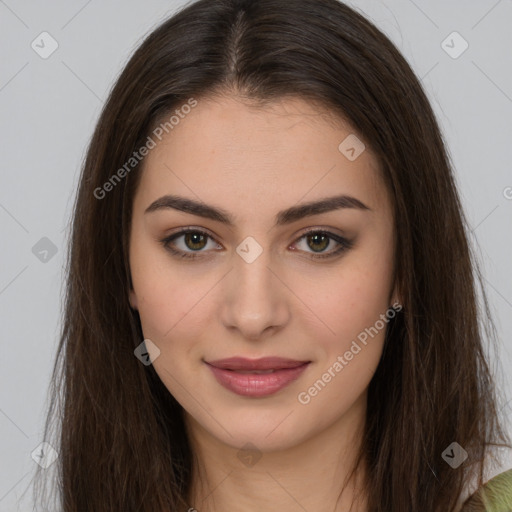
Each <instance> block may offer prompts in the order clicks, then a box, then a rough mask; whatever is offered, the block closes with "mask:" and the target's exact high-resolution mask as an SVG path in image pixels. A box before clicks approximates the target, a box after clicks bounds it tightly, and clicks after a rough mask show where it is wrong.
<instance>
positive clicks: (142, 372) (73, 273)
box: [46, 0, 511, 512]
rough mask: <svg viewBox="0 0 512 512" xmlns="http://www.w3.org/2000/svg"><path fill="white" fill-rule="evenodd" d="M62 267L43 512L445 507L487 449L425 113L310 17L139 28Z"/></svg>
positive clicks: (478, 365)
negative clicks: (55, 493) (49, 505)
mask: <svg viewBox="0 0 512 512" xmlns="http://www.w3.org/2000/svg"><path fill="white" fill-rule="evenodd" d="M69 258H70V259H69V271H68V281H67V298H66V299H67V300H66V311H65V318H64V325H63V332H62V338H61V343H60V347H59V357H58V359H57V361H58V362H60V364H61V366H60V367H59V366H58V365H56V368H55V375H54V385H55V388H54V389H53V390H52V393H53V395H52V396H53V397H54V400H53V401H52V405H51V408H50V411H49V417H48V422H47V432H46V438H47V439H48V438H49V432H50V430H51V427H52V423H51V418H52V417H53V414H54V413H55V411H56V410H57V405H59V404H60V407H61V409H62V413H61V414H62V422H61V424H60V425H59V429H58V432H59V435H60V437H59V439H58V441H56V442H55V443H56V444H58V446H59V453H60V457H59V459H58V463H57V464H56V468H57V469H58V471H59V482H60V488H61V496H60V497H59V504H60V507H61V508H62V510H63V511H65V512H71V511H85V510H95V511H102V510H105V511H106V510H109V511H110V510H116V511H117V510H123V511H131V510H148V511H157V510H158V511H162V512H167V511H182V510H183V511H185V510H191V511H192V510H198V511H200V512H207V511H219V510H226V509H227V508H228V507H230V508H234V509H236V510H247V511H252V510H290V511H291V510H322V511H324V510H325V511H341V510H343V511H345V510H351V511H357V512H363V511H364V512H370V511H371V512H377V511H378V512H381V511H382V512H384V511H386V512H389V511H393V512H402V511H403V512H410V511H422V512H426V511H432V512H438V511H439V512H441V511H442V512H446V511H458V510H463V508H462V505H463V502H464V501H465V500H466V498H468V496H469V495H470V494H471V493H473V492H474V491H476V489H477V488H480V489H481V490H480V493H483V488H482V485H483V484H484V483H485V480H486V468H487V467H488V465H489V464H490V460H491V459H490V457H491V455H492V453H491V448H492V447H493V446H494V445H506V446H508V444H507V443H508V442H509V439H508V437H507V435H506V434H505V432H504V431H503V430H502V427H501V424H500V420H499V416H498V414H497V405H496V397H495V392H494V387H493V379H492V375H491V374H490V371H489V367H488V362H487V360H486V354H485V351H484V347H483V333H482V332H481V331H480V329H479V320H480V319H483V320H484V321H487V322H488V324H487V325H491V324H490V319H489V315H488V311H487V308H484V309H483V311H480V310H479V308H478V307H477V302H476V290H475V284H474V283H475V278H478V277H479V274H478V271H477V268H476V266H475V265H474V264H473V260H472V258H471V253H470V250H469V247H468V240H467V227H466V223H465V220H464V216H463V213H462V211H461V205H460V201H459V197H458V195H457V191H456V188H455V185H454V180H453V175H452V170H451V168H450V164H449V159H448V157H447V154H446V151H445V148H444V143H443V140H442V137H441V134H440V130H439V127H438V125H437V122H436V119H435V117H434V114H433V112H432V110H431V107H430V105H429V103H428V100H427V98H426V96H425V94H424V92H423V90H422V88H421V86H420V84H419V82H418V80H417V78H416V77H415V76H414V74H413V72H412V70H411V69H410V67H409V65H408V64H407V63H406V61H405V60H404V58H403V57H402V56H401V55H400V53H399V52H398V51H397V49H396V48H395V47H394V46H393V44H392V43H391V42H390V41H389V40H388V39H387V38H386V37H385V36H384V35H383V34H382V33H381V32H380V31H379V30H377V29H376V28H375V27H374V26H373V25H372V24H370V23H369V22H368V21H367V20H366V19H364V18H363V17H362V16H361V15H359V14H358V13H356V12H355V11H353V10H352V9H350V8H349V7H347V6H346V5H344V4H342V3H340V2H338V1H336V0H320V1H319V0H286V1H284V0H259V1H256V2H255V1H247V0H246V1H243V0H208V1H206V0H199V1H197V2H195V3H192V4H190V5H188V6H187V7H186V8H184V9H183V10H181V11H180V12H179V13H177V14H176V15H174V16H173V17H172V18H170V19H169V20H167V21H166V22H164V23H163V24H162V25H161V26H160V27H158V28H157V29H156V30H155V31H154V32H153V33H151V34H150V35H149V36H148V37H147V38H146V40H145V41H144V42H143V43H142V45H141V46H140V48H139V49H138V50H137V51H136V52H135V54H134V56H133V57H132V58H131V60H130V61H129V63H128V64H127V66H126V67H125V69H124V70H123V72H122V74H121V76H120V77H119V79H118V81H117V83H116V85H115V86H114V88H113V90H112V92H111V94H110V97H109V99H108V101H107V103H106V105H105V107H104V110H103V112H102V115H101V117H100V119H99V121H98V124H97V127H96V130H95V133H94V136H93V139H92V141H91V144H90V147H89V150H88V153H87V158H86V161H85V163H84V167H83V172H82V177H81V181H80V186H79V191H78V195H77V200H76V205H75V213H74V223H73V234H72V240H71V245H70V254H69ZM489 332H490V333H492V330H489ZM488 334H489V333H488ZM59 377H61V379H59ZM58 386H59V387H58ZM59 390H62V392H63V397H62V400H57V398H60V397H58V391H59ZM507 475H508V476H507ZM509 477H510V473H504V474H503V475H502V476H501V478H509ZM507 486H508V484H507V485H505V487H507ZM507 492H508V491H507ZM489 496H490V494H489ZM499 496H500V499H502V500H503V503H505V505H504V506H509V505H507V504H506V503H507V501H506V500H510V499H511V498H510V494H507V493H506V492H504V491H501V492H500V493H499ZM475 499H476V498H475ZM509 504H510V501H509ZM466 506H467V507H469V506H470V503H467V504H466ZM492 506H494V505H492ZM482 507H484V508H482ZM485 507H487V508H485ZM489 507H491V504H489V503H488V504H487V505H481V508H479V509H478V510H487V509H489V510H490V508H489ZM504 510H505V509H504Z"/></svg>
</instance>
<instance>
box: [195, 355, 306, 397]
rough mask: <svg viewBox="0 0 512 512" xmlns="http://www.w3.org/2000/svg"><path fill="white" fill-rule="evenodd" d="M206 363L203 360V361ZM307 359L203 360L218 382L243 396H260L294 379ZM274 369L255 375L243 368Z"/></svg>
mask: <svg viewBox="0 0 512 512" xmlns="http://www.w3.org/2000/svg"><path fill="white" fill-rule="evenodd" d="M205 362H206V361H205ZM309 363H310V361H295V360H292V359H283V358H280V357H264V358H262V359H245V358H242V357H232V358H229V359H220V360H217V361H211V362H206V364H207V365H208V368H210V370H211V371H212V373H213V375H214V376H215V378H216V379H217V382H219V384H222V385H223V386H224V387H225V388H226V389H229V390H230V391H232V392H233V393H236V394H238V395H242V396H251V397H263V396H268V395H271V394H273V393H276V392H277V391H279V390H281V389H283V388H284V387H285V386H287V385H288V384H290V383H291V382H293V381H294V380H296V379H297V378H298V377H299V376H300V375H301V373H302V372H303V371H304V370H305V369H306V368H307V366H308V364H309ZM256 370H274V371H273V372H272V373H264V374H255V373H252V374H251V373H241V372H243V371H256Z"/></svg>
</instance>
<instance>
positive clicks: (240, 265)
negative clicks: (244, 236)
mask: <svg viewBox="0 0 512 512" xmlns="http://www.w3.org/2000/svg"><path fill="white" fill-rule="evenodd" d="M248 243H249V245H244V242H242V243H241V244H240V246H239V247H238V249H237V253H238V254H237V255H235V256H234V261H233V265H234V268H233V270H232V271H231V272H230V276H229V285H228V292H227V294H226V297H225V300H224V301H223V304H224V307H223V311H222V321H223V322H224V324H225V326H226V327H230V328H237V329H238V330H239V331H240V332H241V333H242V335H243V336H244V337H245V338H251V339H255V338H258V337H259V336H260V335H261V333H263V331H265V330H266V329H268V327H271V326H272V327H279V326H282V325H283V324H284V323H285V322H286V320H287V318H288V315H287V311H288V308H287V305H286V303H285V301H286V294H285V290H283V285H282V284H281V283H280V281H279V280H278V279H277V278H276V277H275V275H274V273H275V270H274V269H272V270H271V268H272V261H271V254H270V251H269V250H262V251H261V252H260V253H259V254H258V255H257V257H256V258H255V259H252V257H246V254H250V251H253V254H252V256H254V249H255V248H254V246H251V245H250V243H251V242H250V241H249V242H248ZM243 249H249V250H248V251H247V252H246V253H244V252H240V251H241V250H243ZM240 254H241V255H240Z"/></svg>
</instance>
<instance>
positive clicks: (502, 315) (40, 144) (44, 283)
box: [0, 0, 512, 511]
mask: <svg viewBox="0 0 512 512" xmlns="http://www.w3.org/2000/svg"><path fill="white" fill-rule="evenodd" d="M182 4H183V2H182V1H162V0H159V1H157V0H152V1H147V2H142V1H139V2H135V1H124V2H113V1H103V2H100V1H98V0H90V1H88V2H87V1H81V2H77V1H66V2H64V1H63V0H62V1H48V2H37V3H36V2H29V1H22V0H18V1H17V0H5V1H2V0H0V42H1V47H2V58H1V67H0V111H1V115H0V133H1V140H2V155H1V156H2V160H1V164H0V173H1V174H0V176H1V181H0V183H1V187H0V236H1V240H2V251H1V258H2V259H1V261H2V264H1V267H0V312H1V322H2V334H1V342H2V354H3V357H2V358H1V359H0V368H1V369H0V433H1V436H0V453H1V455H0V461H1V467H0V511H14V510H31V509H32V505H31V501H30V494H28V495H27V496H25V497H24V499H23V500H20V496H21V495H22V493H23V492H24V491H25V489H26V487H27V486H28V484H29V480H30V478H31V475H32V473H33V471H34V469H35V467H36V466H35V462H34V461H33V460H32V458H31V452H32V451H33V450H34V449H35V448H36V447H37V446H38V445H39V444H40V443H41V441H43V439H42V426H43V419H44V411H45V407H46V398H47V395H46V393H47V386H48V382H49V376H50V370H51V368H52V365H53V360H54V355H55V349H56V346H57V342H58V333H59V329H60V315H61V293H62V290H63V288H62V285H63V283H62V278H63V273H62V266H63V264H64V256H65V247H66V243H67V231H66V227H67V223H68V221H69V217H70V213H71V206H72V203H73V198H74V194H75V188H76V186H77V179H78V173H79V168H80V164H81V161H82V158H83V155H84V152H85V149H86V145H87V142H88V140H89V138H90V136H91V134H92V131H93V127H94V124H95V122H96V120H97V117H98V115H99V113H100V108H101V106H102V103H103V101H104V99H105V98H106V96H107V92H108V90H109V89H110V87H111V85H112V83H113V81H114V80H115V78H116V76H117V75H118V73H119V72H120V70H121V69H122V67H123V65H124V64H125V63H126V61H127V59H128V58H129V56H130V55H131V53H132V52H133V50H134V49H135V48H136V47H137V45H138V44H139V43H140V42H141V40H142V38H143V36H144V35H146V34H147V33H148V32H149V31H151V29H152V28H154V27H155V26H156V25H157V24H158V23H159V22H160V21H161V20H162V19H163V18H164V17H166V16H167V15H169V14H171V13H172V12H174V10H175V9H176V8H177V7H178V6H180V5H182ZM351 5H352V6H354V7H356V8H357V9H358V10H360V11H361V12H363V13H364V14H365V15H366V16H367V17H369V18H370V19H371V20H373V21H374V23H375V24H376V25H377V26H378V27H379V28H380V29H381V30H383V31H384V32H385V33H386V34H387V35H388V36H389V37H390V38H391V39H392V40H393V41H394V43H395V44H396V45H397V46H398V48H399V49H400V50H401V51H402V53H403V54H404V55H405V57H406V58H407V59H408V61H409V62H410V64H411V65H412V67H413V69H414V70H415V72H416V74H417V75H418V76H419V77H421V79H422V82H423V84H424V86H425V88H426V91H427V93H428V95H429V98H430V100H431V102H432V105H433V107H434V109H435V111H436V114H437V116H438V120H439V123H440V125H441V128H442V130H443V133H444V136H445V139H446V141H447V143H448V147H449V150H450V153H451V156H452V160H453V163H454V166H455V169H456V173H457V180H458V183H459V187H460V192H461V195H462V198H463V201H464V205H465V208H466V212H467V215H468V219H469V221H470V224H471V226H472V233H473V235H474V236H473V238H474V243H475V244H478V246H479V247H480V249H479V252H478V253H479V255H480V259H481V262H482V269H483V272H484V276H485V281H486V285H487V292H488V297H489V299H490V302H491V306H492V309H493V312H494V315H495V320H496V323H497V327H498V332H499V335H500V340H501V344H500V352H499V358H498V359H499V360H500V362H501V363H502V365H503V369H504V371H503V373H504V376H503V378H501V377H500V378H499V381H498V383H499V386H500V389H502V390H503V393H504V395H505V398H504V400H503V403H502V404H501V407H502V410H503V411H504V414H505V416H507V417H508V419H509V420H512V407H511V405H512V401H510V403H507V400H509V399H510V398H512V371H511V370H512V355H511V353H512V340H511V334H512V273H511V272H510V263H511V261H512V259H511V256H512V243H511V233H512V231H511V229H510V226H511V222H510V220H511V217H512V172H511V163H510V162H511V161H512V144H511V143H512V139H511V135H512V127H511V125H512V123H511V118H512V53H511V48H512V31H511V30H510V27H511V26H512V1H511V0H500V1H496V0H481V1H477V0H472V1H468V0H456V1H455V0H454V1H451V2H446V1H441V0H436V1H429V2H427V1H422V0H415V1H412V0H392V1H386V2H375V1H369V0H368V1H357V2H356V1H353V2H351ZM43 31H46V32H48V33H49V34H51V36H52V37H53V38H54V39H55V40H56V41H57V43H58V49H57V50H56V51H55V52H54V53H53V54H52V55H51V56H49V57H48V58H47V59H43V58H41V57H40V56H39V54H38V53H36V51H34V50H33V49H32V47H31V43H32V41H34V40H35V41H36V43H37V42H38V41H39V44H40V46H42V43H40V40H41V38H40V37H39V35H40V34H41V33H42V32H43ZM453 31H457V32H458V33H459V34H460V35H461V36H462V37H463V38H464V40H466V41H467V43H468V44H469V47H468V49H467V50H466V51H465V52H464V53H462V54H461V55H460V56H458V57H457V58H453V55H455V54H456V53H459V52H460V50H461V49H462V48H463V46H462V44H463V42H462V40H459V39H457V36H455V38H454V37H453V36H450V37H449V38H448V39H446V38H447V36H449V35H450V34H451V33H452V32H453ZM445 40H446V42H445V43H444V44H443V41H445ZM450 47H451V48H450ZM45 48H46V49H48V48H49V40H46V43H45ZM445 50H446V51H445ZM447 51H448V52H451V53H452V56H450V55H449V54H448V53H447ZM440 207H442V205H440ZM43 237H46V238H48V239H49V240H50V241H51V243H52V244H53V245H54V246H55V250H56V251H57V252H56V253H55V254H54V255H52V252H51V250H50V252H49V253H48V254H45V253H44V252H41V251H42V249H41V248H43V249H44V248H45V247H46V248H47V247H48V241H47V240H45V241H43V242H40V240H41V238H43ZM36 244H39V245H36ZM41 244H42V245H41ZM34 246H35V247H36V249H34V250H33V247H34ZM509 428H510V427H509ZM511 465H512V464H509V465H508V466H507V467H510V466H511Z"/></svg>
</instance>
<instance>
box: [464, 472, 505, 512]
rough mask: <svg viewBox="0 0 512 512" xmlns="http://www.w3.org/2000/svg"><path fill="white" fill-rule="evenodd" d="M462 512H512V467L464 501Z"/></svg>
mask: <svg viewBox="0 0 512 512" xmlns="http://www.w3.org/2000/svg"><path fill="white" fill-rule="evenodd" d="M461 512H512V469H509V470H508V471H505V472H503V473H500V474H499V475H496V476H495V477H494V478H491V479H490V480H489V481H488V482H487V483H486V484H485V485H483V486H482V487H480V489H478V490H477V491H476V492H475V493H474V494H472V495H471V496H470V497H469V498H468V499H467V500H466V501H465V502H464V505H463V507H462V509H461Z"/></svg>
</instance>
